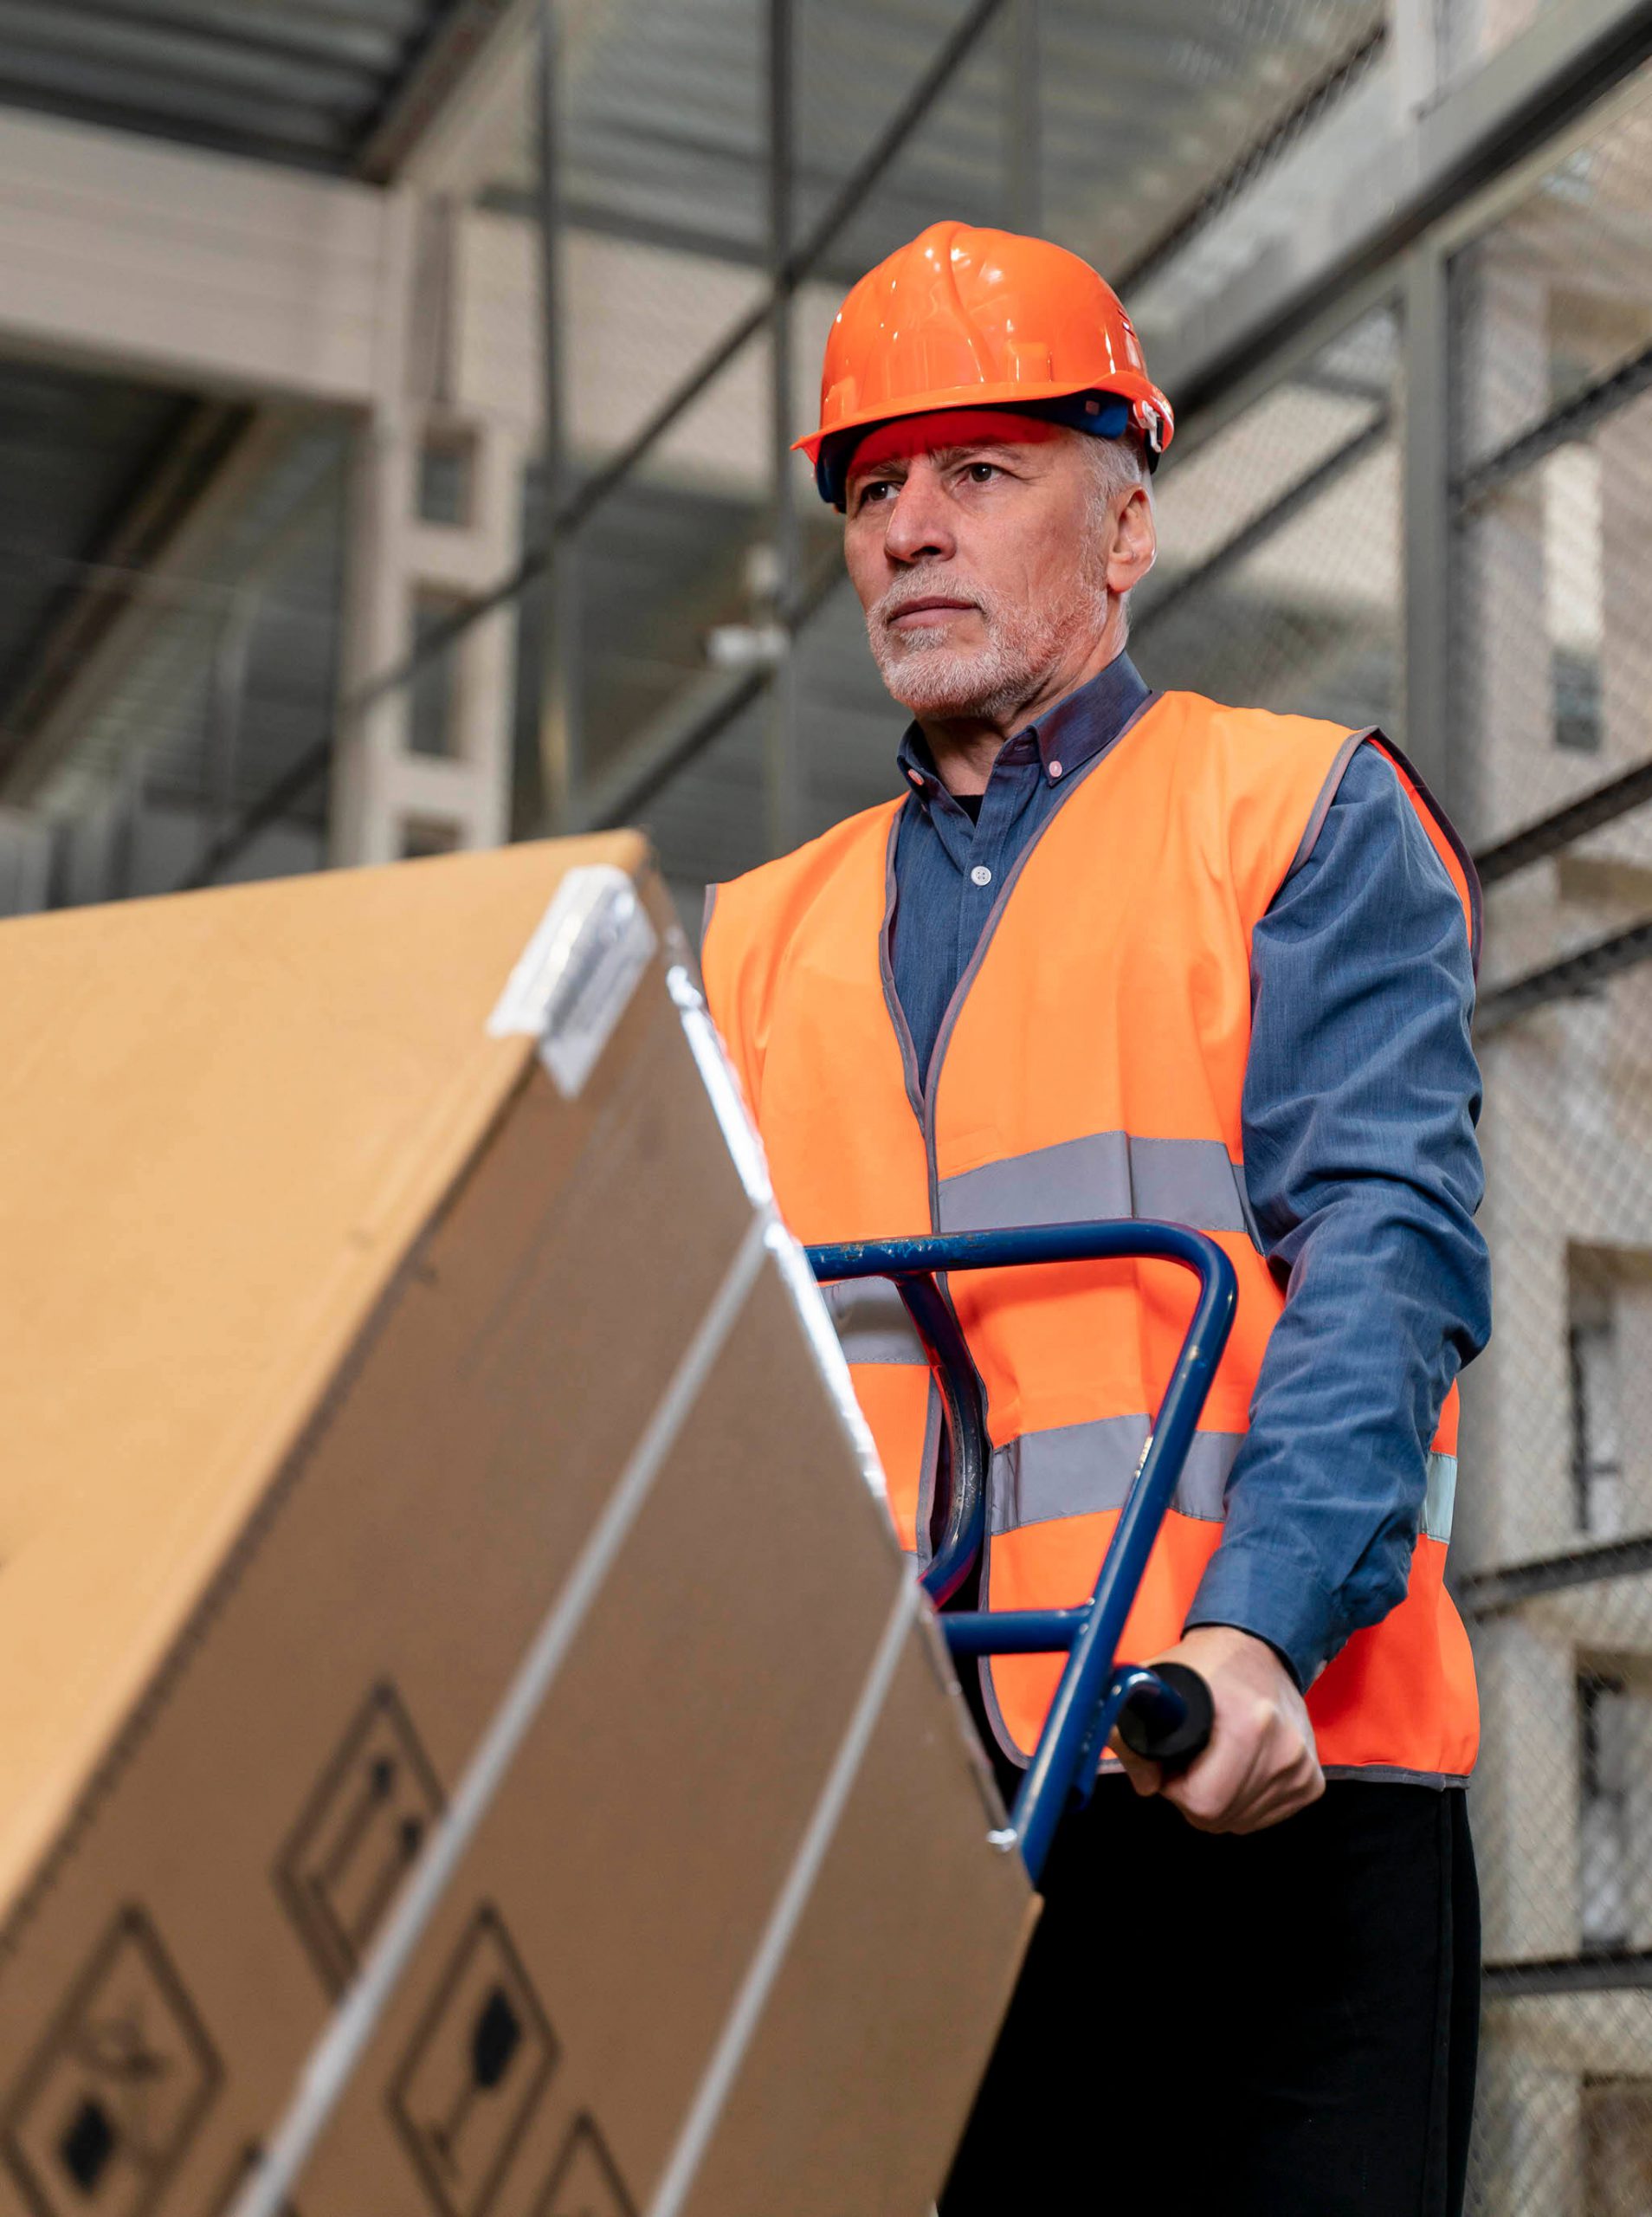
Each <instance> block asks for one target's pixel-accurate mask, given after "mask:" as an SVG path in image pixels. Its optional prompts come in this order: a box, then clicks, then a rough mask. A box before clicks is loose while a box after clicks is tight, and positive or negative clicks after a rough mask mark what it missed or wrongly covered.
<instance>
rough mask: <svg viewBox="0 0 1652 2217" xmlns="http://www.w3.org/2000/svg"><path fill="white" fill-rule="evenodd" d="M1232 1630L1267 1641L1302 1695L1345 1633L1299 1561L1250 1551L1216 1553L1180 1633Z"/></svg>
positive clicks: (1335, 1612) (1228, 1549) (1224, 1549)
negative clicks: (1199, 1629) (1216, 1628)
mask: <svg viewBox="0 0 1652 2217" xmlns="http://www.w3.org/2000/svg"><path fill="white" fill-rule="evenodd" d="M1196 1625H1230V1626H1233V1628H1234V1629H1235V1631H1236V1632H1249V1633H1250V1634H1251V1635H1252V1636H1253V1637H1254V1638H1255V1639H1262V1640H1266V1641H1267V1643H1268V1646H1269V1647H1271V1648H1272V1649H1273V1651H1274V1653H1275V1654H1276V1655H1277V1656H1278V1657H1279V1658H1280V1660H1281V1663H1283V1664H1284V1665H1285V1667H1286V1669H1287V1671H1289V1672H1290V1674H1291V1676H1292V1677H1294V1679H1295V1681H1296V1683H1297V1686H1298V1688H1299V1689H1300V1690H1301V1691H1302V1692H1304V1693H1306V1692H1307V1689H1308V1688H1309V1687H1310V1686H1311V1685H1312V1684H1313V1681H1314V1679H1315V1678H1316V1677H1318V1676H1319V1674H1320V1671H1321V1670H1322V1669H1323V1668H1324V1667H1325V1665H1326V1664H1327V1663H1328V1662H1329V1661H1330V1660H1331V1658H1332V1657H1333V1655H1334V1654H1335V1653H1336V1652H1337V1651H1338V1650H1339V1648H1340V1647H1341V1646H1342V1645H1343V1643H1344V1642H1345V1640H1346V1639H1347V1637H1348V1634H1347V1630H1346V1627H1345V1626H1344V1625H1343V1623H1342V1621H1341V1618H1340V1615H1339V1611H1338V1609H1337V1606H1336V1604H1335V1602H1334V1600H1333V1598H1332V1596H1331V1595H1330V1594H1329V1593H1327V1592H1326V1590H1325V1589H1324V1587H1320V1586H1319V1585H1318V1584H1317V1583H1315V1582H1314V1581H1313V1580H1310V1579H1309V1578H1308V1577H1307V1576H1306V1575H1305V1574H1304V1570H1303V1566H1302V1564H1301V1562H1300V1559H1298V1558H1296V1557H1294V1556H1287V1555H1278V1554H1269V1553H1268V1552H1267V1551H1265V1550H1264V1549H1262V1548H1252V1547H1221V1548H1217V1549H1216V1553H1215V1554H1214V1555H1212V1556H1211V1558H1210V1562H1209V1563H1208V1564H1207V1565H1206V1566H1205V1572H1204V1577H1203V1578H1202V1579H1200V1580H1199V1586H1198V1591H1197V1593H1195V1594H1194V1596H1193V1606H1192V1607H1191V1609H1190V1610H1189V1611H1188V1613H1187V1621H1186V1624H1185V1625H1184V1627H1183V1629H1184V1631H1187V1632H1191V1631H1192V1630H1193V1627H1194V1626H1196Z"/></svg>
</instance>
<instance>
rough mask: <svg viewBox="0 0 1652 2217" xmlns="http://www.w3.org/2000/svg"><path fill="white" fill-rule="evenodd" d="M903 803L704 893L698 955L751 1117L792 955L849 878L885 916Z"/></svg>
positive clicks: (886, 804) (881, 807)
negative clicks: (771, 1016)
mask: <svg viewBox="0 0 1652 2217" xmlns="http://www.w3.org/2000/svg"><path fill="white" fill-rule="evenodd" d="M905 798H906V796H905V795H904V794H900V795H897V796H896V798H894V799H893V800H887V801H880V802H879V803H878V805H876V807H874V808H868V809H862V810H861V811H860V813H859V814H858V815H855V816H851V817H849V818H846V819H845V820H844V821H843V822H842V824H834V825H833V826H832V828H831V830H830V831H826V832H823V833H822V835H821V836H820V837H819V838H817V839H810V841H809V842H808V843H807V844H806V845H804V846H802V847H798V848H797V849H795V850H793V852H792V853H791V854H789V855H781V856H778V857H777V859H776V860H775V861H773V862H771V863H761V864H759V866H758V868H757V869H753V870H748V871H746V873H745V876H742V877H737V878H732V879H730V881H729V882H728V883H727V884H726V885H713V886H712V887H710V888H709V889H707V896H706V923H705V928H704V933H703V935H702V938H701V941H700V970H701V973H702V975H703V977H704V979H705V986H706V999H707V1005H708V1006H709V1007H710V1010H711V1013H712V1019H713V1022H714V1023H715V1024H716V1025H717V1028H718V1030H719V1031H720V1032H721V1033H722V1035H723V1043H724V1044H725V1046H726V1048H727V1050H728V1052H729V1056H730V1057H731V1059H732V1062H733V1064H734V1067H735V1070H737V1071H738V1073H739V1078H740V1083H742V1085H744V1087H745V1097H746V1102H747V1105H748V1106H749V1107H750V1108H752V1112H753V1114H755V1113H756V1112H757V1109H758V1103H759V1102H760V1100H761V1097H762V1087H761V1071H762V1057H763V1049H764V1044H765V1033H766V1029H767V1012H768V1010H769V1008H770V1006H771V998H772V993H773V988H774V983H775V979H776V978H777V976H778V973H779V972H780V970H781V969H782V967H783V966H784V962H785V958H786V951H787V948H788V947H789V946H790V944H791V940H792V938H793V936H794V935H795V934H796V932H797V928H798V926H799V925H800V924H801V923H802V922H803V920H804V919H805V918H806V917H807V916H808V915H809V914H810V910H811V909H812V908H814V907H815V906H816V903H817V902H819V901H821V900H822V899H823V898H827V897H830V898H832V899H833V900H834V901H836V900H837V899H838V898H839V897H840V896H841V894H842V889H843V887H844V882H845V879H846V877H849V878H854V879H857V880H859V881H861V895H862V905H863V906H867V907H870V906H872V905H873V904H874V903H875V908H876V914H877V915H878V916H880V917H881V914H882V902H883V882H884V873H885V856H887V852H888V847H889V833H890V827H891V825H892V824H893V822H894V818H895V816H896V814H897V812H898V811H900V808H901V807H902V806H903V805H905ZM873 928H874V931H875V929H876V925H875V923H874V926H873Z"/></svg>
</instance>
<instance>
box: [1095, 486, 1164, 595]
mask: <svg viewBox="0 0 1652 2217" xmlns="http://www.w3.org/2000/svg"><path fill="white" fill-rule="evenodd" d="M1157 558H1158V526H1157V525H1156V524H1155V523H1154V521H1153V504H1152V501H1150V500H1149V499H1148V497H1147V488H1146V487H1145V485H1133V486H1132V487H1131V488H1130V490H1129V491H1128V492H1127V493H1126V494H1125V496H1124V499H1123V501H1121V502H1120V507H1119V513H1118V514H1117V515H1116V516H1115V517H1114V519H1113V539H1112V541H1111V544H1110V545H1109V546H1108V548H1107V591H1109V592H1111V593H1119V594H1123V593H1127V592H1130V591H1133V590H1134V588H1135V587H1136V586H1137V585H1139V584H1140V583H1141V581H1142V579H1143V578H1145V576H1146V574H1147V572H1148V571H1149V570H1151V569H1152V566H1153V563H1154V561H1155V560H1156V559H1157Z"/></svg>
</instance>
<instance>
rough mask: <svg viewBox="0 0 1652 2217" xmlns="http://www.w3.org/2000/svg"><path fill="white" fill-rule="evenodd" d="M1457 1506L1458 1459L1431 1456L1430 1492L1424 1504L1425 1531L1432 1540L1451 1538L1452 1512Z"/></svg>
mask: <svg viewBox="0 0 1652 2217" xmlns="http://www.w3.org/2000/svg"><path fill="white" fill-rule="evenodd" d="M1456 1505H1457V1458H1456V1457H1455V1455H1430V1456H1429V1490H1428V1496H1427V1498H1426V1499H1425V1500H1424V1502H1423V1530H1424V1532H1426V1533H1427V1535H1428V1536H1429V1539H1431V1540H1445V1541H1449V1539H1450V1537H1451V1512H1452V1510H1453V1509H1455V1507H1456Z"/></svg>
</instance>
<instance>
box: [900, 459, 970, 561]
mask: <svg viewBox="0 0 1652 2217" xmlns="http://www.w3.org/2000/svg"><path fill="white" fill-rule="evenodd" d="M883 546H884V552H885V553H887V556H888V558H889V559H890V560H891V561H892V562H901V563H909V562H922V561H930V560H937V561H943V562H944V561H949V560H950V559H952V555H953V554H954V553H956V552H957V550H958V542H957V540H956V538H955V537H954V535H953V532H952V519H951V517H950V515H949V514H948V513H947V501H946V496H945V493H944V492H943V490H942V488H941V487H940V486H939V484H938V482H936V479H935V475H934V473H933V471H932V470H927V469H913V470H911V471H909V472H908V473H907V479H906V482H905V483H904V484H903V485H902V486H901V488H900V492H899V493H898V494H896V495H895V497H894V501H891V503H890V505H889V507H888V510H887V520H886V522H885V524H884V529H883Z"/></svg>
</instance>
